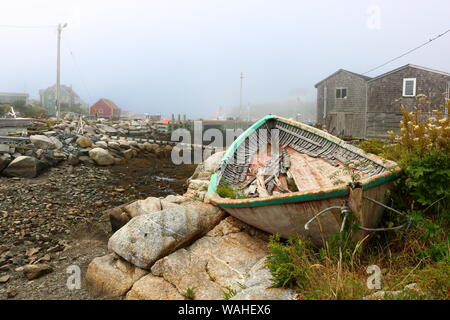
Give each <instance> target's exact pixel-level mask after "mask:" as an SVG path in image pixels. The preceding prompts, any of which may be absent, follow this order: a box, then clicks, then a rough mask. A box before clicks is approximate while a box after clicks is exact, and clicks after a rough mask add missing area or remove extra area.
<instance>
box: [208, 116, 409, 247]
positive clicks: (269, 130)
mask: <svg viewBox="0 0 450 320" xmlns="http://www.w3.org/2000/svg"><path fill="white" fill-rule="evenodd" d="M399 173H400V169H399V167H398V166H397V165H396V163H394V162H392V161H388V160H385V159H382V158H380V157H378V156H375V155H372V154H368V153H365V152H364V151H363V150H361V149H359V148H357V147H355V146H353V145H350V144H348V143H346V142H345V141H343V140H341V139H339V138H337V137H335V136H333V135H330V134H328V133H327V132H324V131H322V130H319V129H316V128H314V127H310V126H307V125H305V124H302V123H298V122H295V121H292V120H289V119H285V118H282V117H278V116H274V115H269V116H266V117H264V118H263V119H261V120H259V121H258V122H256V123H254V124H253V125H252V126H251V127H250V128H249V129H247V130H246V131H245V132H244V133H243V134H241V135H240V136H239V137H238V138H237V139H236V140H235V141H234V142H233V144H232V145H231V146H230V147H229V148H228V149H227V151H226V152H225V154H224V156H223V159H222V163H221V165H220V167H219V169H218V171H217V172H216V173H215V174H213V175H212V177H211V181H210V185H209V190H208V193H209V195H210V199H211V201H212V202H213V203H215V204H216V205H218V206H220V207H221V208H223V209H224V210H225V211H227V212H228V213H229V214H231V215H232V216H234V217H236V218H238V219H240V220H242V221H244V222H246V223H248V224H250V225H252V226H254V227H257V228H259V229H261V230H264V231H266V232H269V233H273V234H275V233H277V234H279V235H281V236H282V237H283V238H287V237H289V236H291V235H302V236H305V237H307V238H309V239H310V240H312V241H313V242H314V243H316V244H318V245H321V244H323V241H324V239H326V238H328V237H329V236H331V235H332V234H333V233H335V232H337V231H340V230H341V227H342V224H343V221H342V219H343V218H342V213H343V211H342V208H345V207H348V208H349V209H350V211H352V212H353V214H354V216H355V217H356V219H358V221H359V223H360V226H362V227H363V228H362V229H364V228H365V229H370V228H375V227H376V226H377V225H378V224H379V222H380V220H381V217H382V214H383V210H384V208H383V207H382V206H381V205H380V203H385V202H386V192H387V190H389V189H390V188H391V186H392V181H393V180H394V179H396V178H397V177H398V175H399ZM355 180H357V182H358V183H356V184H355V183H350V182H355ZM221 188H222V189H223V188H229V189H230V188H231V190H234V191H236V192H235V194H237V198H236V196H235V197H234V198H225V197H221V196H220V195H219V194H220V193H221V192H220V190H221ZM222 195H223V194H222ZM368 198H369V199H373V200H375V201H373V200H370V201H369V200H368ZM376 202H379V203H378V204H377V203H376ZM328 208H332V209H330V210H328V211H329V212H327V213H324V214H322V215H320V216H319V217H317V218H316V219H313V218H314V217H315V216H316V215H317V214H318V213H319V212H321V211H323V210H326V209H328ZM310 220H313V221H311V222H310V223H309V225H308V226H307V228H305V224H307V222H308V221H310ZM368 232H369V231H367V230H361V231H359V233H358V235H357V237H358V238H361V237H364V236H365V235H366V234H367V233H368Z"/></svg>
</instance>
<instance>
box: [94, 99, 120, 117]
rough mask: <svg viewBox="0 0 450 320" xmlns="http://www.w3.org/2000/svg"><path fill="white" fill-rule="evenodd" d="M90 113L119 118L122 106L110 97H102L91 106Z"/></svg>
mask: <svg viewBox="0 0 450 320" xmlns="http://www.w3.org/2000/svg"><path fill="white" fill-rule="evenodd" d="M89 115H91V116H95V117H101V118H119V117H120V108H119V107H118V106H117V105H116V104H115V103H114V102H112V101H111V100H109V99H104V98H102V99H100V100H98V101H97V102H96V103H94V104H93V105H92V106H91V107H90V108H89Z"/></svg>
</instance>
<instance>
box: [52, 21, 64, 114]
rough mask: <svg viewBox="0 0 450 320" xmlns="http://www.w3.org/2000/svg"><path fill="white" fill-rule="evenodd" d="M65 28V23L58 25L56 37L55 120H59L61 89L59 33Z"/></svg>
mask: <svg viewBox="0 0 450 320" xmlns="http://www.w3.org/2000/svg"><path fill="white" fill-rule="evenodd" d="M65 27H67V23H65V24H64V25H61V23H60V24H58V37H57V53H56V104H55V109H56V110H55V113H56V118H57V119H58V120H59V119H60V118H61V101H60V87H61V81H60V80H61V79H60V78H61V77H60V72H61V32H62V29H63V28H65Z"/></svg>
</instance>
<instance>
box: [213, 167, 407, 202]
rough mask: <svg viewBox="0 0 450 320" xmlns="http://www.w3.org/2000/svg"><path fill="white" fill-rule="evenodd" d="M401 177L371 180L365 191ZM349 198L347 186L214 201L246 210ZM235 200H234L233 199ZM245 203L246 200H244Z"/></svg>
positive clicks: (391, 175) (393, 174)
mask: <svg viewBox="0 0 450 320" xmlns="http://www.w3.org/2000/svg"><path fill="white" fill-rule="evenodd" d="M399 175H400V172H393V173H392V174H390V175H388V176H381V177H378V178H376V179H373V180H370V181H368V182H366V183H364V184H363V190H369V189H372V188H375V187H378V186H379V185H382V184H384V183H387V182H390V181H392V180H394V179H396V178H398V176H399ZM345 196H348V188H347V186H346V185H343V186H341V187H337V188H335V189H332V190H328V191H325V192H320V191H319V192H312V193H303V194H298V195H295V194H294V195H292V196H288V197H282V198H280V197H275V198H273V199H270V198H269V199H261V200H259V199H257V198H256V199H250V201H248V200H247V201H246V202H242V200H239V202H238V203H230V202H221V201H217V200H214V201H213V203H215V204H217V205H219V206H221V207H226V208H246V207H262V206H271V205H277V204H288V203H298V202H306V201H317V200H324V199H329V198H339V197H345ZM232 200H233V199H232ZM244 201H245V200H244Z"/></svg>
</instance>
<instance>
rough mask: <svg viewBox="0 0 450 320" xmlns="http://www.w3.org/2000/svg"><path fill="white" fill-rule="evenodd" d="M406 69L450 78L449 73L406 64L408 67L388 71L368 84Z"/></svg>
mask: <svg viewBox="0 0 450 320" xmlns="http://www.w3.org/2000/svg"><path fill="white" fill-rule="evenodd" d="M406 68H415V69H420V70H425V71H428V72H433V73H438V74H442V75H444V76H449V77H450V73H448V72H444V71H438V70H434V69H430V68H426V67H421V66H417V65H414V64H406V65H404V66H402V67H400V68H397V69H394V70H391V71H388V72H386V73H383V74H381V75H379V76H377V77H375V78H372V79H370V80H368V82H371V81H374V80H378V79H380V78H384V77H386V76H388V75H390V74H392V73H395V72H397V71H400V70H403V69H406Z"/></svg>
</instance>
